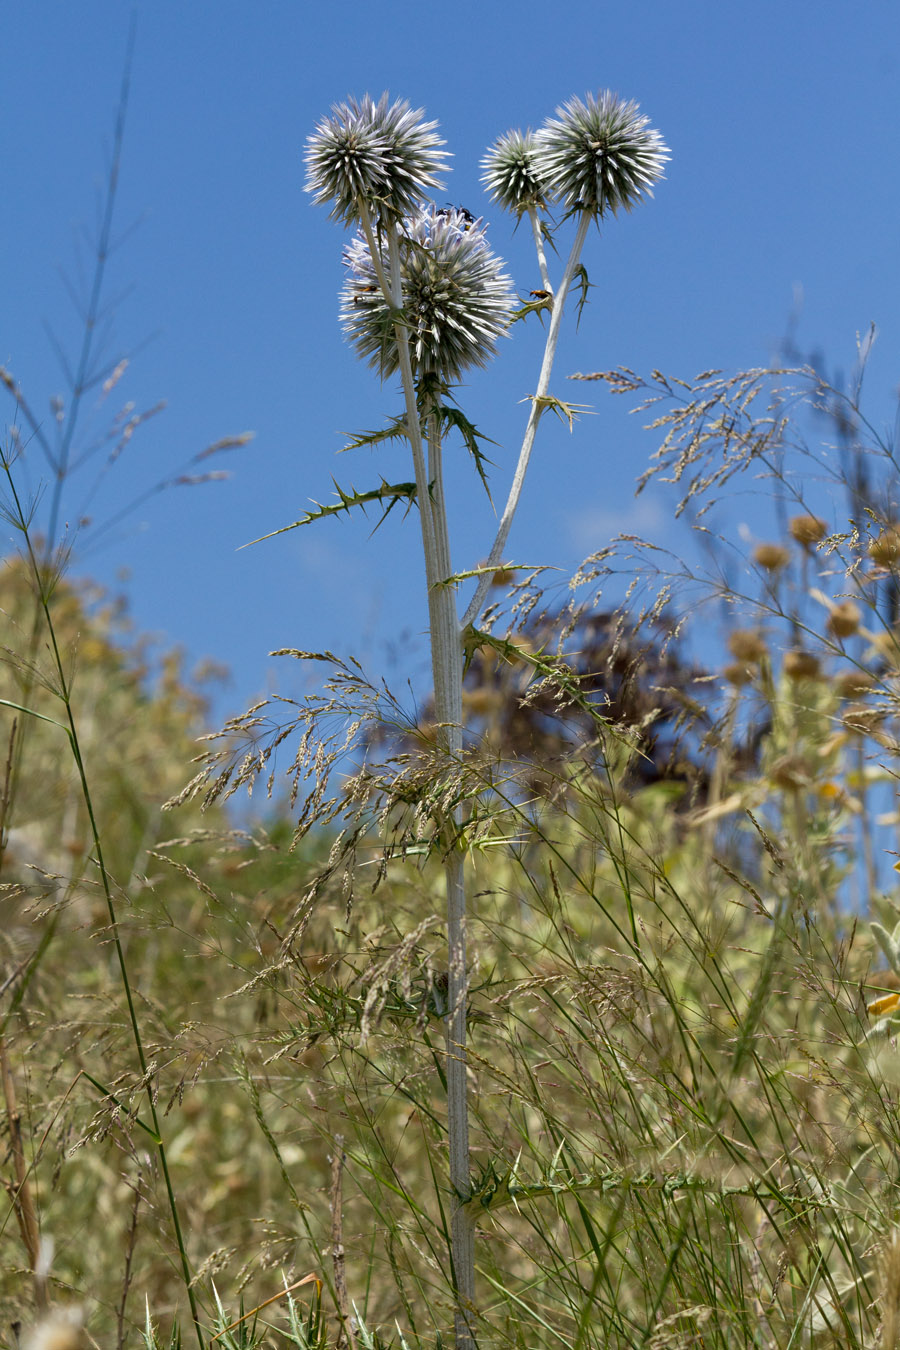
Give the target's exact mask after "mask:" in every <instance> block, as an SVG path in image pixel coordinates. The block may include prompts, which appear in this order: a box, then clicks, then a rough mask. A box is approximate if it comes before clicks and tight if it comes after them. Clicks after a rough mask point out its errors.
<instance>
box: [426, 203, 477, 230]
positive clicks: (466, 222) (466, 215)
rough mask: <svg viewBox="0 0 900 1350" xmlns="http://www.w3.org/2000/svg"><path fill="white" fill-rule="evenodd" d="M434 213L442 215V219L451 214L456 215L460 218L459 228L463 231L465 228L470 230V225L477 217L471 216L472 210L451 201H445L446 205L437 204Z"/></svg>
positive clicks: (447, 217) (449, 216)
mask: <svg viewBox="0 0 900 1350" xmlns="http://www.w3.org/2000/svg"><path fill="white" fill-rule="evenodd" d="M434 214H435V215H436V216H442V217H444V219H449V218H451V217H452V216H456V217H457V218H458V220H460V219H461V220H462V227H461V228H462V230H463V232H464V233H465V231H466V230H471V228H472V226H473V225H474V224H475V221H476V219H477V217H476V216H473V215H472V212H471V211H468V210H467V209H466V207H464V206H454V205H453V204H452V202H447V204H446V206H439V207H438V208H437V210H436V211H435V213H434Z"/></svg>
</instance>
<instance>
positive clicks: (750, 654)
mask: <svg viewBox="0 0 900 1350" xmlns="http://www.w3.org/2000/svg"><path fill="white" fill-rule="evenodd" d="M728 650H729V651H730V652H731V655H732V656H733V657H734V659H735V660H736V661H750V662H754V663H755V662H758V661H761V660H762V659H763V657H764V656H767V655H768V652H769V649H768V647H767V646H766V643H765V639H764V638H763V636H762V634H761V633H756V632H754V631H753V630H752V629H750V628H736V629H735V630H734V632H733V633H729V635H728Z"/></svg>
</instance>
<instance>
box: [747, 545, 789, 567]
mask: <svg viewBox="0 0 900 1350" xmlns="http://www.w3.org/2000/svg"><path fill="white" fill-rule="evenodd" d="M753 560H754V562H757V563H758V564H759V566H760V567H764V568H765V570H766V571H767V572H780V571H781V570H782V568H784V567H787V566H788V564H789V563H790V561H791V555H790V553H789V552H788V550H787V549H786V548H785V547H784V545H783V544H757V546H756V548H755V549H754V550H753Z"/></svg>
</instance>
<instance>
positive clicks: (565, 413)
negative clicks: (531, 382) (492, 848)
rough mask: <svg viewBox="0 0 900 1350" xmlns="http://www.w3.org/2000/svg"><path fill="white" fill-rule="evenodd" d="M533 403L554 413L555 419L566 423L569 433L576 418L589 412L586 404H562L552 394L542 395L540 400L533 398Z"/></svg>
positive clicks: (559, 399) (561, 401)
mask: <svg viewBox="0 0 900 1350" xmlns="http://www.w3.org/2000/svg"><path fill="white" fill-rule="evenodd" d="M533 402H534V403H536V404H537V406H538V407H539V408H541V409H544V408H549V409H550V410H551V411H552V412H555V413H556V415H557V417H559V418H561V419H562V420H563V421H565V422H568V424H569V430H570V431H571V430H572V429H573V427H574V424H575V418H576V417H579V416H581V414H582V413H588V412H590V411H591V409H590V408H589V407H588V405H587V404H586V403H564V402H563V400H562V399H561V398H554V396H553V395H552V394H543V395H542V396H541V397H540V398H538V397H534V398H533Z"/></svg>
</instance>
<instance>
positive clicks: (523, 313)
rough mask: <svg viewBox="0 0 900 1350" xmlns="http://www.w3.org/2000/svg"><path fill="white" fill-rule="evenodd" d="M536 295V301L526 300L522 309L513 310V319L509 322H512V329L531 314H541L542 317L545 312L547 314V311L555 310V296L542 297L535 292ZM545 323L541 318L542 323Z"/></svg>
mask: <svg viewBox="0 0 900 1350" xmlns="http://www.w3.org/2000/svg"><path fill="white" fill-rule="evenodd" d="M535 295H536V296H537V298H536V299H534V300H526V302H525V304H524V305H522V307H521V309H516V310H513V314H512V318H511V319H510V321H509V322H510V327H511V326H512V325H513V324H514V323H519V322H520V321H521V320H522V319H527V318H528V315H529V314H540V315H543V314H544V313H545V312H547V311H549V310H551V309H552V308H553V296H552V295H549V296H542V295H538V293H537V292H536V291H535ZM543 322H544V320H543V318H541V323H542V324H543Z"/></svg>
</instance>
